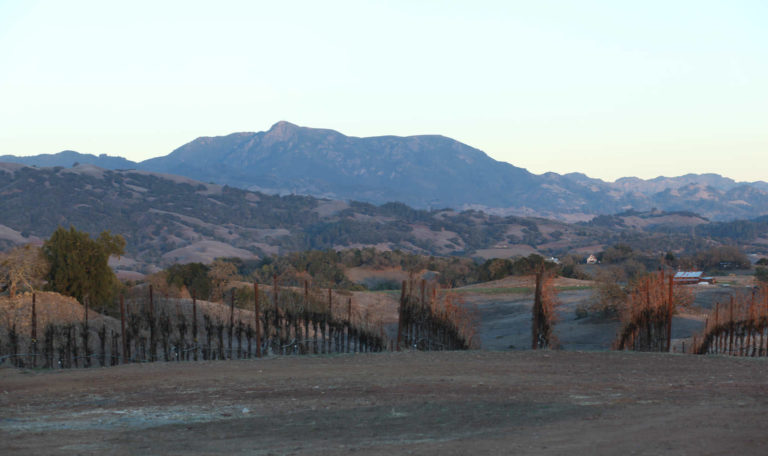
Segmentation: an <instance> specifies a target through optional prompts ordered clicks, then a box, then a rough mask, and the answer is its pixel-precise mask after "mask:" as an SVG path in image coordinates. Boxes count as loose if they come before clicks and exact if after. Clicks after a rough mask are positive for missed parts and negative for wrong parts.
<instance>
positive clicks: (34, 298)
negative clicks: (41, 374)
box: [31, 293, 37, 367]
mask: <svg viewBox="0 0 768 456" xmlns="http://www.w3.org/2000/svg"><path fill="white" fill-rule="evenodd" d="M36 301H37V295H36V294H35V293H32V334H31V338H32V367H37V309H36V304H37V302H36Z"/></svg>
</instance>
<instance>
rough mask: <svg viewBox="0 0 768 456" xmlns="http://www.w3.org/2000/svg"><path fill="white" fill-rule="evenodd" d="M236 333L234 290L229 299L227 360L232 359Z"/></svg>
mask: <svg viewBox="0 0 768 456" xmlns="http://www.w3.org/2000/svg"><path fill="white" fill-rule="evenodd" d="M234 332H235V289H234V288H233V289H232V294H231V295H230V299H229V342H228V343H227V350H228V353H227V356H226V359H232V338H233V336H234Z"/></svg>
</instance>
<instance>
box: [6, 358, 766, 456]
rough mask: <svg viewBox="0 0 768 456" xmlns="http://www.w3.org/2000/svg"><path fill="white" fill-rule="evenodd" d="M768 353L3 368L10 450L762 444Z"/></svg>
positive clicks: (438, 450) (720, 450) (761, 448)
mask: <svg viewBox="0 0 768 456" xmlns="http://www.w3.org/2000/svg"><path fill="white" fill-rule="evenodd" d="M767 374H768V361H766V360H765V359H751V358H726V357H704V356H693V355H675V354H664V355H661V354H642V353H621V352H589V353H588V352H563V351H538V352H534V351H525V352H519V351H515V352H493V351H470V352H453V353H447V352H443V353H435V352H433V353H383V354H375V355H343V356H309V357H297V358H273V359H262V360H250V361H229V362H226V361H222V362H199V363H154V364H145V365H128V366H120V367H116V368H108V369H76V370H70V371H61V370H58V371H31V370H18V369H12V368H2V369H0V454H3V455H16V454H19V455H25V454H35V455H40V454H46V455H49V454H66V455H75V454H84V455H87V454H115V455H123V454H125V455H135V454H142V455H154V454H158V455H180V454H190V455H207V454H256V455H258V454H265V455H268V454H274V455H278V454H313V455H315V454H320V455H331V454H333V455H336V454H347V453H358V454H366V455H369V454H370V455H379V454H382V455H383V454H386V455H394V454H426V455H432V454H434V455H438V454H439V455H465V454H473V455H474V454H543V455H550V454H552V455H554V454H558V455H559V454H571V455H582V454H590V455H591V454H611V455H614V454H638V455H644V454H647V455H658V454H674V455H685V454H696V455H707V454H713V455H714V454H718V455H720V454H739V455H750V454H755V455H757V454H760V455H763V454H765V452H766V445H768V433H766V431H765V430H766V425H767V424H768V418H767V416H768V394H767V393H768V375H767Z"/></svg>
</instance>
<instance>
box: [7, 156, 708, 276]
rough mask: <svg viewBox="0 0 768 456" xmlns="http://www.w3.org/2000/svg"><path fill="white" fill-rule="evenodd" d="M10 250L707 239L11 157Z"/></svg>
mask: <svg viewBox="0 0 768 456" xmlns="http://www.w3.org/2000/svg"><path fill="white" fill-rule="evenodd" d="M0 196H1V197H2V198H0V249H4V248H7V247H9V246H11V245H16V244H21V243H24V242H30V241H36V242H40V241H41V240H42V239H44V238H47V237H48V236H49V235H50V234H51V233H52V232H53V231H54V230H55V229H56V227H57V226H59V225H62V226H69V225H70V224H71V225H74V226H75V227H77V228H78V229H81V230H85V231H88V232H90V233H92V234H97V233H99V232H101V231H102V230H110V231H111V232H112V233H118V234H122V235H123V236H125V238H126V240H127V255H126V257H125V258H122V259H121V260H120V261H119V262H118V263H117V267H118V268H119V269H124V270H136V271H147V270H151V269H152V267H155V266H163V265H167V264H170V263H174V262H189V261H203V262H209V261H211V260H213V259H214V258H216V257H242V258H253V257H264V256H268V255H271V254H280V253H285V252H290V251H299V250H307V249H331V248H332V249H343V248H352V247H357V248H362V247H376V248H379V249H401V250H405V251H410V252H416V253H424V254H432V255H449V254H453V255H466V256H474V257H482V258H491V257H510V256H515V255H527V254H529V253H532V252H538V253H541V254H544V255H560V254H564V253H568V252H594V251H599V250H600V249H601V248H602V246H603V245H611V244H613V243H617V242H623V243H628V244H631V245H633V246H635V248H637V249H638V250H644V251H650V252H665V251H666V250H680V249H696V248H699V247H701V246H703V245H707V244H706V243H707V242H708V241H706V240H705V239H703V238H697V237H691V236H690V230H686V229H683V230H677V229H673V228H669V229H660V230H647V229H646V228H648V227H649V226H650V227H655V228H658V227H659V226H667V227H679V226H691V225H693V226H696V225H700V224H706V223H708V222H707V221H706V220H704V219H701V217H698V216H696V215H693V214H666V213H654V214H634V213H633V214H624V215H622V216H620V217H618V218H617V219H616V220H619V221H618V222H617V221H616V220H614V221H613V222H611V221H608V222H610V223H608V222H606V223H601V221H600V220H596V221H595V222H593V223H589V224H580V225H572V224H567V223H564V222H559V221H553V220H546V219H541V218H527V217H518V216H506V217H502V216H496V215H489V214H487V213H483V212H480V211H473V210H468V211H462V212H458V211H452V210H432V211H426V210H418V209H413V208H410V207H408V206H406V205H404V204H402V203H388V204H384V205H381V206H375V205H372V204H369V203H358V202H343V201H336V200H326V199H316V198H313V197H305V196H271V195H266V194H262V193H257V192H250V191H246V190H242V189H238V188H234V187H229V186H220V185H215V184H207V183H202V182H199V181H194V180H191V179H189V178H185V177H180V176H173V175H164V174H157V173H150V172H146V171H136V170H123V171H114V170H105V169H102V168H98V167H95V166H92V165H79V166H77V167H74V168H63V167H54V168H33V167H28V166H24V165H20V164H8V163H6V164H0Z"/></svg>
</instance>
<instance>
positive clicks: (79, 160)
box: [0, 150, 138, 169]
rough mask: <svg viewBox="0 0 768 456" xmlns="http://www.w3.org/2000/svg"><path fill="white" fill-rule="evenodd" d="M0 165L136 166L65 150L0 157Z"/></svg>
mask: <svg viewBox="0 0 768 456" xmlns="http://www.w3.org/2000/svg"><path fill="white" fill-rule="evenodd" d="M0 163H21V164H23V165H29V166H40V167H43V166H63V167H65V168H70V167H72V166H75V165H76V164H77V165H94V166H98V167H100V168H105V169H132V168H136V167H137V166H138V164H137V163H136V162H132V161H130V160H127V159H125V158H123V157H113V156H109V155H106V154H101V155H99V156H96V155H91V154H81V153H79V152H75V151H73V150H65V151H62V152H59V153H57V154H41V155H34V156H31V157H16V156H15V155H0Z"/></svg>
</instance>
